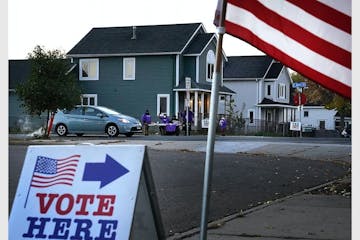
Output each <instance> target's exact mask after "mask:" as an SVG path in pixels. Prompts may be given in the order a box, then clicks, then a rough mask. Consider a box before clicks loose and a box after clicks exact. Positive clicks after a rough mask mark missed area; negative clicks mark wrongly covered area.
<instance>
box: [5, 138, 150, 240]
mask: <svg viewBox="0 0 360 240" xmlns="http://www.w3.org/2000/svg"><path fill="white" fill-rule="evenodd" d="M144 153H145V146H142V145H121V146H116V145H76V146H74V145H71V146H70V145H61V146H29V148H28V150H27V154H26V157H25V161H24V165H23V169H22V173H21V176H20V179H19V184H18V188H17V192H16V195H15V199H14V203H13V207H12V211H11V214H10V219H9V239H11V240H18V239H71V240H75V239H84V240H85V239H86V240H90V239H91V240H105V239H106V240H107V239H113V240H115V239H116V240H118V239H129V236H130V231H131V224H132V220H133V214H134V207H135V202H136V198H137V192H138V186H139V180H140V174H141V169H142V164H143V158H144Z"/></svg>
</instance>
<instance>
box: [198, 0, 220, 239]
mask: <svg viewBox="0 0 360 240" xmlns="http://www.w3.org/2000/svg"><path fill="white" fill-rule="evenodd" d="M219 5H220V6H219ZM219 5H218V8H219V7H221V8H220V18H219V22H218V24H217V33H218V35H219V39H218V42H217V45H216V62H215V72H214V75H213V80H212V85H211V98H210V117H209V129H208V135H207V145H206V159H205V169H204V185H203V196H202V210H201V225H200V239H201V240H206V239H207V222H208V210H209V200H210V192H211V179H212V168H213V159H214V144H215V134H216V126H217V122H216V115H217V110H218V103H219V85H220V82H221V69H222V42H223V35H224V33H225V28H224V22H225V12H226V0H219ZM217 10H219V9H217Z"/></svg>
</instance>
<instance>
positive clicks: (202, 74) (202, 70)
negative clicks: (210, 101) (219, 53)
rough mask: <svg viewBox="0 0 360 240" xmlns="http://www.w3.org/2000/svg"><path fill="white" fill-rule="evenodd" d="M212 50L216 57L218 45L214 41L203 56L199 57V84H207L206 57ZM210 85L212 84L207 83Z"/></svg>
mask: <svg viewBox="0 0 360 240" xmlns="http://www.w3.org/2000/svg"><path fill="white" fill-rule="evenodd" d="M209 50H212V51H213V52H214V54H215V55H216V43H215V42H214V41H213V42H212V43H211V44H209V46H207V48H206V49H205V50H204V51H203V53H202V54H201V56H200V57H199V82H200V83H206V82H207V81H206V68H207V66H206V56H207V54H208V51H209ZM207 83H210V82H207Z"/></svg>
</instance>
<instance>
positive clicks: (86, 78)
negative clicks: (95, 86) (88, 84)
mask: <svg viewBox="0 0 360 240" xmlns="http://www.w3.org/2000/svg"><path fill="white" fill-rule="evenodd" d="M92 61H94V62H95V67H96V74H95V76H94V77H83V76H82V65H83V62H92ZM79 80H80V81H97V80H99V59H98V58H82V59H80V60H79Z"/></svg>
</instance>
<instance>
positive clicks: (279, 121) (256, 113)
mask: <svg viewBox="0 0 360 240" xmlns="http://www.w3.org/2000/svg"><path fill="white" fill-rule="evenodd" d="M223 74H224V77H223V82H224V86H226V87H228V88H230V89H231V90H233V91H235V92H236V94H235V95H233V96H232V97H233V99H234V101H235V104H236V108H235V110H236V111H239V113H242V116H243V117H244V118H245V119H246V125H247V126H254V128H253V129H254V131H259V130H262V129H264V130H269V131H274V130H275V131H278V130H279V129H280V128H281V129H280V131H283V130H286V129H284V128H285V126H287V125H286V124H288V123H290V122H291V121H295V118H296V111H297V108H296V106H294V105H293V104H292V94H291V91H292V88H291V86H292V80H291V77H290V74H289V71H288V69H287V67H286V66H284V65H283V64H281V63H280V62H277V61H275V60H274V59H272V58H271V57H269V56H266V55H264V56H236V57H228V61H227V62H225V63H224V73H223Z"/></svg>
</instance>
